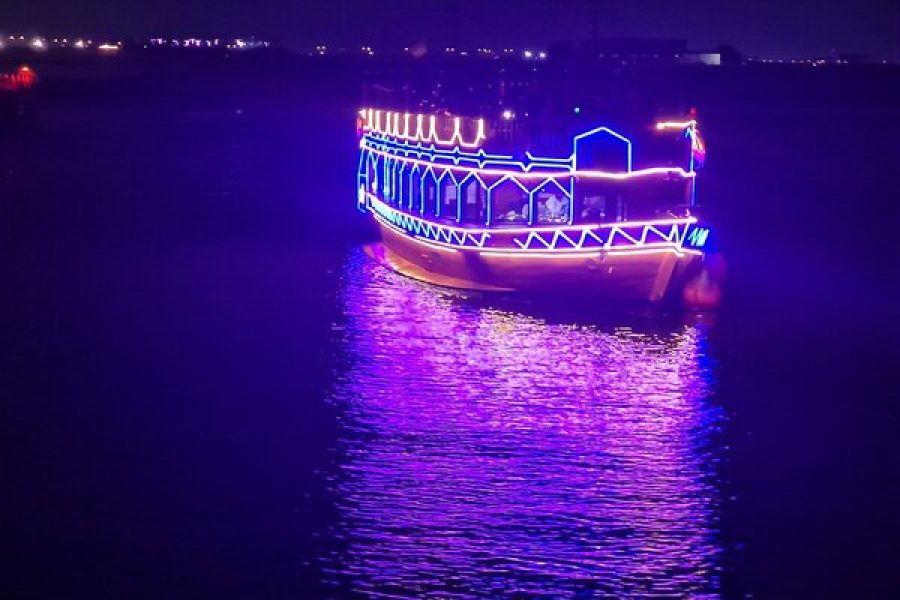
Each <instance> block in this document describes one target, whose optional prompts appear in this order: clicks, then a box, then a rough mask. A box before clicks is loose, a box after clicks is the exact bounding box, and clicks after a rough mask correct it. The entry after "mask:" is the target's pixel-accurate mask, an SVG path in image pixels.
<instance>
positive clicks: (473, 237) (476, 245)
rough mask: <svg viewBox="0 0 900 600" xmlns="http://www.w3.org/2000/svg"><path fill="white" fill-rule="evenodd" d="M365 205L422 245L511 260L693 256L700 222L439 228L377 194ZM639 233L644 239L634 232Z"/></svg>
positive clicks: (674, 221) (689, 218)
mask: <svg viewBox="0 0 900 600" xmlns="http://www.w3.org/2000/svg"><path fill="white" fill-rule="evenodd" d="M366 204H367V208H368V209H369V210H371V211H372V212H373V213H375V215H377V217H378V218H379V220H383V221H384V222H386V223H388V224H390V225H391V226H393V227H395V228H397V229H398V230H399V231H402V232H404V233H407V234H409V235H411V236H413V237H414V238H416V239H417V240H424V241H430V242H434V243H436V244H439V245H441V246H444V247H445V248H448V249H457V250H485V251H489V250H496V251H502V252H503V253H504V254H506V255H510V256H515V255H518V256H528V255H534V254H536V253H537V254H542V255H546V254H548V253H550V254H557V255H566V256H569V255H573V253H575V254H579V255H580V254H582V253H584V252H589V253H596V252H598V251H601V250H602V251H613V252H626V251H632V250H633V251H643V252H649V251H654V250H660V251H662V250H672V251H674V252H676V253H682V252H693V251H692V250H688V249H685V248H684V246H683V244H684V241H685V238H686V237H687V236H688V235H689V234H688V232H689V230H691V228H692V226H693V225H694V224H695V223H696V222H697V219H696V218H694V217H688V218H684V219H660V220H657V221H633V222H623V223H610V224H600V225H583V226H560V227H535V228H495V229H472V228H464V227H453V226H450V225H440V224H437V223H432V222H430V221H426V220H425V219H421V218H419V217H415V216H413V215H409V214H407V213H405V212H402V211H399V210H396V209H394V208H392V207H390V206H388V205H387V204H385V203H384V202H382V201H381V200H380V199H378V198H377V197H376V196H374V195H373V194H366ZM638 228H639V229H640V233H637V232H635V233H634V234H632V233H630V232H629V230H632V231H633V230H637V229H638ZM694 231H698V229H697V228H694V229H693V230H692V231H691V233H692V234H693V232H694ZM700 231H701V232H702V231H705V230H700ZM700 235H705V234H703V233H701V234H700ZM704 240H705V237H704ZM504 241H505V242H506V243H504Z"/></svg>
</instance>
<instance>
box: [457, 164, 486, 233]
mask: <svg viewBox="0 0 900 600" xmlns="http://www.w3.org/2000/svg"><path fill="white" fill-rule="evenodd" d="M470 179H474V180H475V181H477V182H478V185H480V186H481V189H483V190H484V191H485V197H487V190H488V186H487V184H486V183H485V182H484V179H482V178H481V176H480V175H479V174H478V173H469V174H468V175H466V176H465V177H463V178H462V180H460V182H459V184H458V185H457V187H458V188H459V190H458V192H457V193H458V198H459V202H457V211H456V222H457V223H461V222H462V206H463V203H462V197H463V187H464V186H465V185H466V183H467V182H468V181H469V180H470ZM485 201H486V202H487V200H485ZM485 214H487V207H485Z"/></svg>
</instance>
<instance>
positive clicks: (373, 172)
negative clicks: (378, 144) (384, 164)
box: [366, 158, 381, 196]
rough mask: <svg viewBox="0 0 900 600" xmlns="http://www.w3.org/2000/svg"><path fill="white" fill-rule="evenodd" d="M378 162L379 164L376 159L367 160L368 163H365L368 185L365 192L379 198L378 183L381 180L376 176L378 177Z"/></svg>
mask: <svg viewBox="0 0 900 600" xmlns="http://www.w3.org/2000/svg"><path fill="white" fill-rule="evenodd" d="M378 162H379V159H377V158H376V159H374V160H369V161H367V163H368V164H367V166H366V180H367V183H368V185H369V189H368V190H367V191H369V192H371V193H372V194H375V195H376V196H379V194H378V181H379V180H380V179H381V177H379V176H378V175H379V173H378V171H379V168H378V167H379V164H378Z"/></svg>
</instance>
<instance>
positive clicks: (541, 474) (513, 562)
mask: <svg viewBox="0 0 900 600" xmlns="http://www.w3.org/2000/svg"><path fill="white" fill-rule="evenodd" d="M341 300H342V302H343V307H344V311H345V316H346V322H345V323H344V324H343V325H344V326H343V328H342V330H341V334H342V339H341V341H340V352H341V354H342V356H341V359H342V361H343V362H344V364H345V365H346V370H345V372H343V374H342V375H341V376H340V378H339V383H338V385H337V387H336V389H335V392H334V395H333V401H334V402H335V403H336V405H337V407H338V409H339V412H340V414H341V420H342V432H343V433H342V439H341V447H340V449H339V457H340V458H339V465H338V468H337V469H336V474H335V475H334V476H333V478H332V483H333V486H334V493H335V497H336V503H337V505H338V510H339V513H340V518H339V521H338V525H337V527H336V529H335V530H334V531H332V532H331V534H332V535H333V536H334V537H335V538H338V539H341V540H343V542H344V544H343V545H342V546H341V549H340V551H338V552H336V553H334V554H331V555H329V556H326V557H323V563H324V570H325V571H326V572H328V573H329V580H330V581H332V582H333V583H334V584H335V585H336V586H338V587H337V588H336V589H340V590H343V591H352V592H355V593H357V594H359V595H364V596H369V597H404V598H405V597H436V598H469V597H510V596H513V597H541V598H546V597H573V596H577V597H606V596H644V595H651V594H652V595H675V596H686V595H687V596H691V597H714V596H717V595H718V571H719V566H718V560H719V555H720V548H719V543H718V540H717V533H716V527H717V513H718V491H717V475H716V462H717V459H718V456H719V455H720V453H721V450H720V449H719V448H718V447H717V444H716V441H715V440H716V432H717V431H718V428H719V427H720V425H721V410H720V409H719V407H717V406H716V405H715V404H714V403H713V402H712V401H711V400H710V395H711V392H712V387H713V386H714V380H713V374H712V371H711V367H710V364H711V359H710V357H709V355H708V351H707V344H706V339H705V334H704V332H703V330H702V329H700V328H698V327H694V326H687V325H678V326H674V327H672V328H670V329H668V330H663V331H651V332H645V331H637V330H635V329H631V328H627V327H618V328H609V327H599V326H592V325H572V324H565V323H555V322H552V321H548V320H546V319H542V318H538V317H535V316H528V315H526V314H522V313H520V312H515V311H508V310H501V309H498V308H492V307H490V306H479V305H478V304H477V303H475V302H471V301H469V300H467V299H465V297H464V296H463V295H461V294H456V293H447V292H441V291H439V290H435V289H433V288H430V287H427V286H423V285H421V284H418V283H416V282H413V281H410V280H407V279H404V278H402V277H399V276H396V275H394V274H392V273H388V272H386V271H385V270H383V269H382V268H380V267H377V266H376V265H374V264H372V263H369V262H368V261H367V260H366V259H364V257H362V256H361V255H358V254H357V255H354V256H352V257H351V259H350V260H349V261H348V264H347V268H346V272H345V273H344V285H343V290H342V298H341Z"/></svg>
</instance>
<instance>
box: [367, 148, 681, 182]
mask: <svg viewBox="0 0 900 600" xmlns="http://www.w3.org/2000/svg"><path fill="white" fill-rule="evenodd" d="M360 148H361V149H362V150H364V151H366V152H368V153H370V154H374V155H376V156H381V157H390V158H391V159H392V160H396V161H400V162H406V163H411V164H414V165H419V166H427V167H432V168H435V169H444V170H450V171H462V172H466V173H478V174H480V175H482V176H484V175H490V176H497V177H515V178H516V179H548V178H566V177H582V178H586V179H615V180H625V179H633V178H636V177H647V176H653V175H676V176H679V177H683V178H692V177H694V176H695V173H693V172H691V171H686V170H684V169H683V168H681V167H649V168H646V169H638V170H635V171H621V172H614V171H600V170H597V169H575V168H568V169H566V170H562V171H560V170H557V171H523V170H513V169H497V168H489V167H483V168H482V167H471V166H467V165H462V164H455V163H454V164H451V163H436V162H433V161H431V160H423V159H418V158H410V157H408V156H400V155H398V154H395V153H394V152H391V151H387V150H381V149H378V148H377V147H375V146H374V145H373V144H371V143H370V142H369V141H367V139H366V138H363V139H362V140H361V141H360ZM629 156H630V155H629ZM629 160H630V158H629ZM510 165H511V166H512V165H522V163H521V162H517V161H510ZM553 166H554V167H558V165H553Z"/></svg>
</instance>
